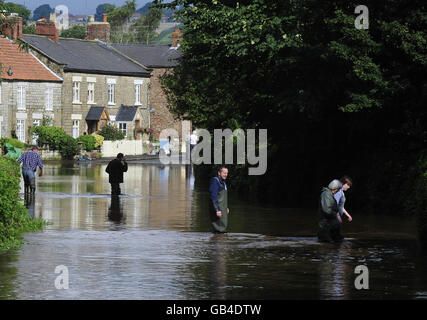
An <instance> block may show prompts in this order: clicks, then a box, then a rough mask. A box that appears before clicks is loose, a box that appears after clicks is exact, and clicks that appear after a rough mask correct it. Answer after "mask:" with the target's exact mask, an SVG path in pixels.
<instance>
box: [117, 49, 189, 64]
mask: <svg viewBox="0 0 427 320" xmlns="http://www.w3.org/2000/svg"><path fill="white" fill-rule="evenodd" d="M111 46H112V47H113V48H115V49H116V50H118V51H120V52H121V53H123V54H124V55H126V56H128V57H130V58H132V59H134V60H135V61H137V62H139V63H141V64H142V65H144V66H146V67H148V68H173V67H175V66H177V65H178V64H179V61H177V60H176V59H179V58H180V57H181V55H182V54H181V52H180V51H179V50H177V49H173V48H172V47H171V46H168V45H157V46H155V45H144V44H111Z"/></svg>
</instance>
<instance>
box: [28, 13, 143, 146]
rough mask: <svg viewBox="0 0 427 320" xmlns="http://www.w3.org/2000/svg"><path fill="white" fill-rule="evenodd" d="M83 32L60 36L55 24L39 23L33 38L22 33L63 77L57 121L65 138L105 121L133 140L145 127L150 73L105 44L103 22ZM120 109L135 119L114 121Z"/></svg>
mask: <svg viewBox="0 0 427 320" xmlns="http://www.w3.org/2000/svg"><path fill="white" fill-rule="evenodd" d="M87 30H88V40H80V39H66V38H59V37H58V30H57V29H56V27H55V22H54V21H52V20H46V19H41V20H39V21H37V22H36V33H37V34H36V35H23V40H24V41H25V42H26V43H27V44H28V45H29V47H30V51H31V52H32V53H33V54H34V55H35V56H37V57H38V58H39V59H40V60H41V61H42V62H43V63H45V64H46V65H47V66H48V67H49V68H51V69H52V70H54V71H55V72H56V73H57V74H59V75H60V76H61V77H62V78H63V84H62V110H61V114H60V115H59V117H60V118H61V127H62V128H63V129H64V130H65V132H67V134H69V135H71V136H73V137H74V138H77V137H78V136H80V135H83V134H84V133H91V132H93V131H95V130H99V129H100V128H101V127H102V126H104V125H106V124H107V123H109V124H112V125H115V126H116V127H117V128H119V129H120V130H122V131H126V136H127V139H130V140H133V139H135V135H134V134H133V132H134V131H138V130H139V129H144V128H147V127H148V126H149V97H148V91H149V84H150V71H149V70H148V69H147V68H146V67H145V66H143V65H142V64H140V63H138V62H136V61H133V60H132V59H130V58H129V57H126V56H124V55H123V54H121V53H119V52H117V51H116V50H115V49H114V48H112V47H110V46H109V45H108V44H107V43H106V42H108V40H109V30H110V28H109V23H108V22H106V18H104V21H103V22H90V23H89V24H88V29H87ZM100 38H101V39H100ZM91 39H96V40H91ZM101 40H102V41H101ZM121 105H125V106H134V107H137V110H138V114H139V115H140V119H135V120H134V121H131V122H128V121H123V122H122V121H120V118H119V120H117V119H116V116H117V114H118V112H119V109H120V107H121ZM100 110H102V112H99V111H100Z"/></svg>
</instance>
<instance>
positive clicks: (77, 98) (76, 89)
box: [73, 81, 81, 103]
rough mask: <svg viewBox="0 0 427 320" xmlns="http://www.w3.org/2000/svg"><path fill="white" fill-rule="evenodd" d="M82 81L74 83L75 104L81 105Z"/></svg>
mask: <svg viewBox="0 0 427 320" xmlns="http://www.w3.org/2000/svg"><path fill="white" fill-rule="evenodd" d="M80 84H81V82H80V81H73V103H81V101H80Z"/></svg>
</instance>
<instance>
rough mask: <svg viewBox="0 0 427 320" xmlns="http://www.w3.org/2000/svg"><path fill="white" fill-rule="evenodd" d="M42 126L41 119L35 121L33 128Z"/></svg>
mask: <svg viewBox="0 0 427 320" xmlns="http://www.w3.org/2000/svg"><path fill="white" fill-rule="evenodd" d="M38 126H40V119H33V128H35V127H38Z"/></svg>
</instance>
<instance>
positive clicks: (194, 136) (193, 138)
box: [190, 133, 197, 144]
mask: <svg viewBox="0 0 427 320" xmlns="http://www.w3.org/2000/svg"><path fill="white" fill-rule="evenodd" d="M190 144H197V135H195V134H194V133H193V134H192V135H191V136H190Z"/></svg>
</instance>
